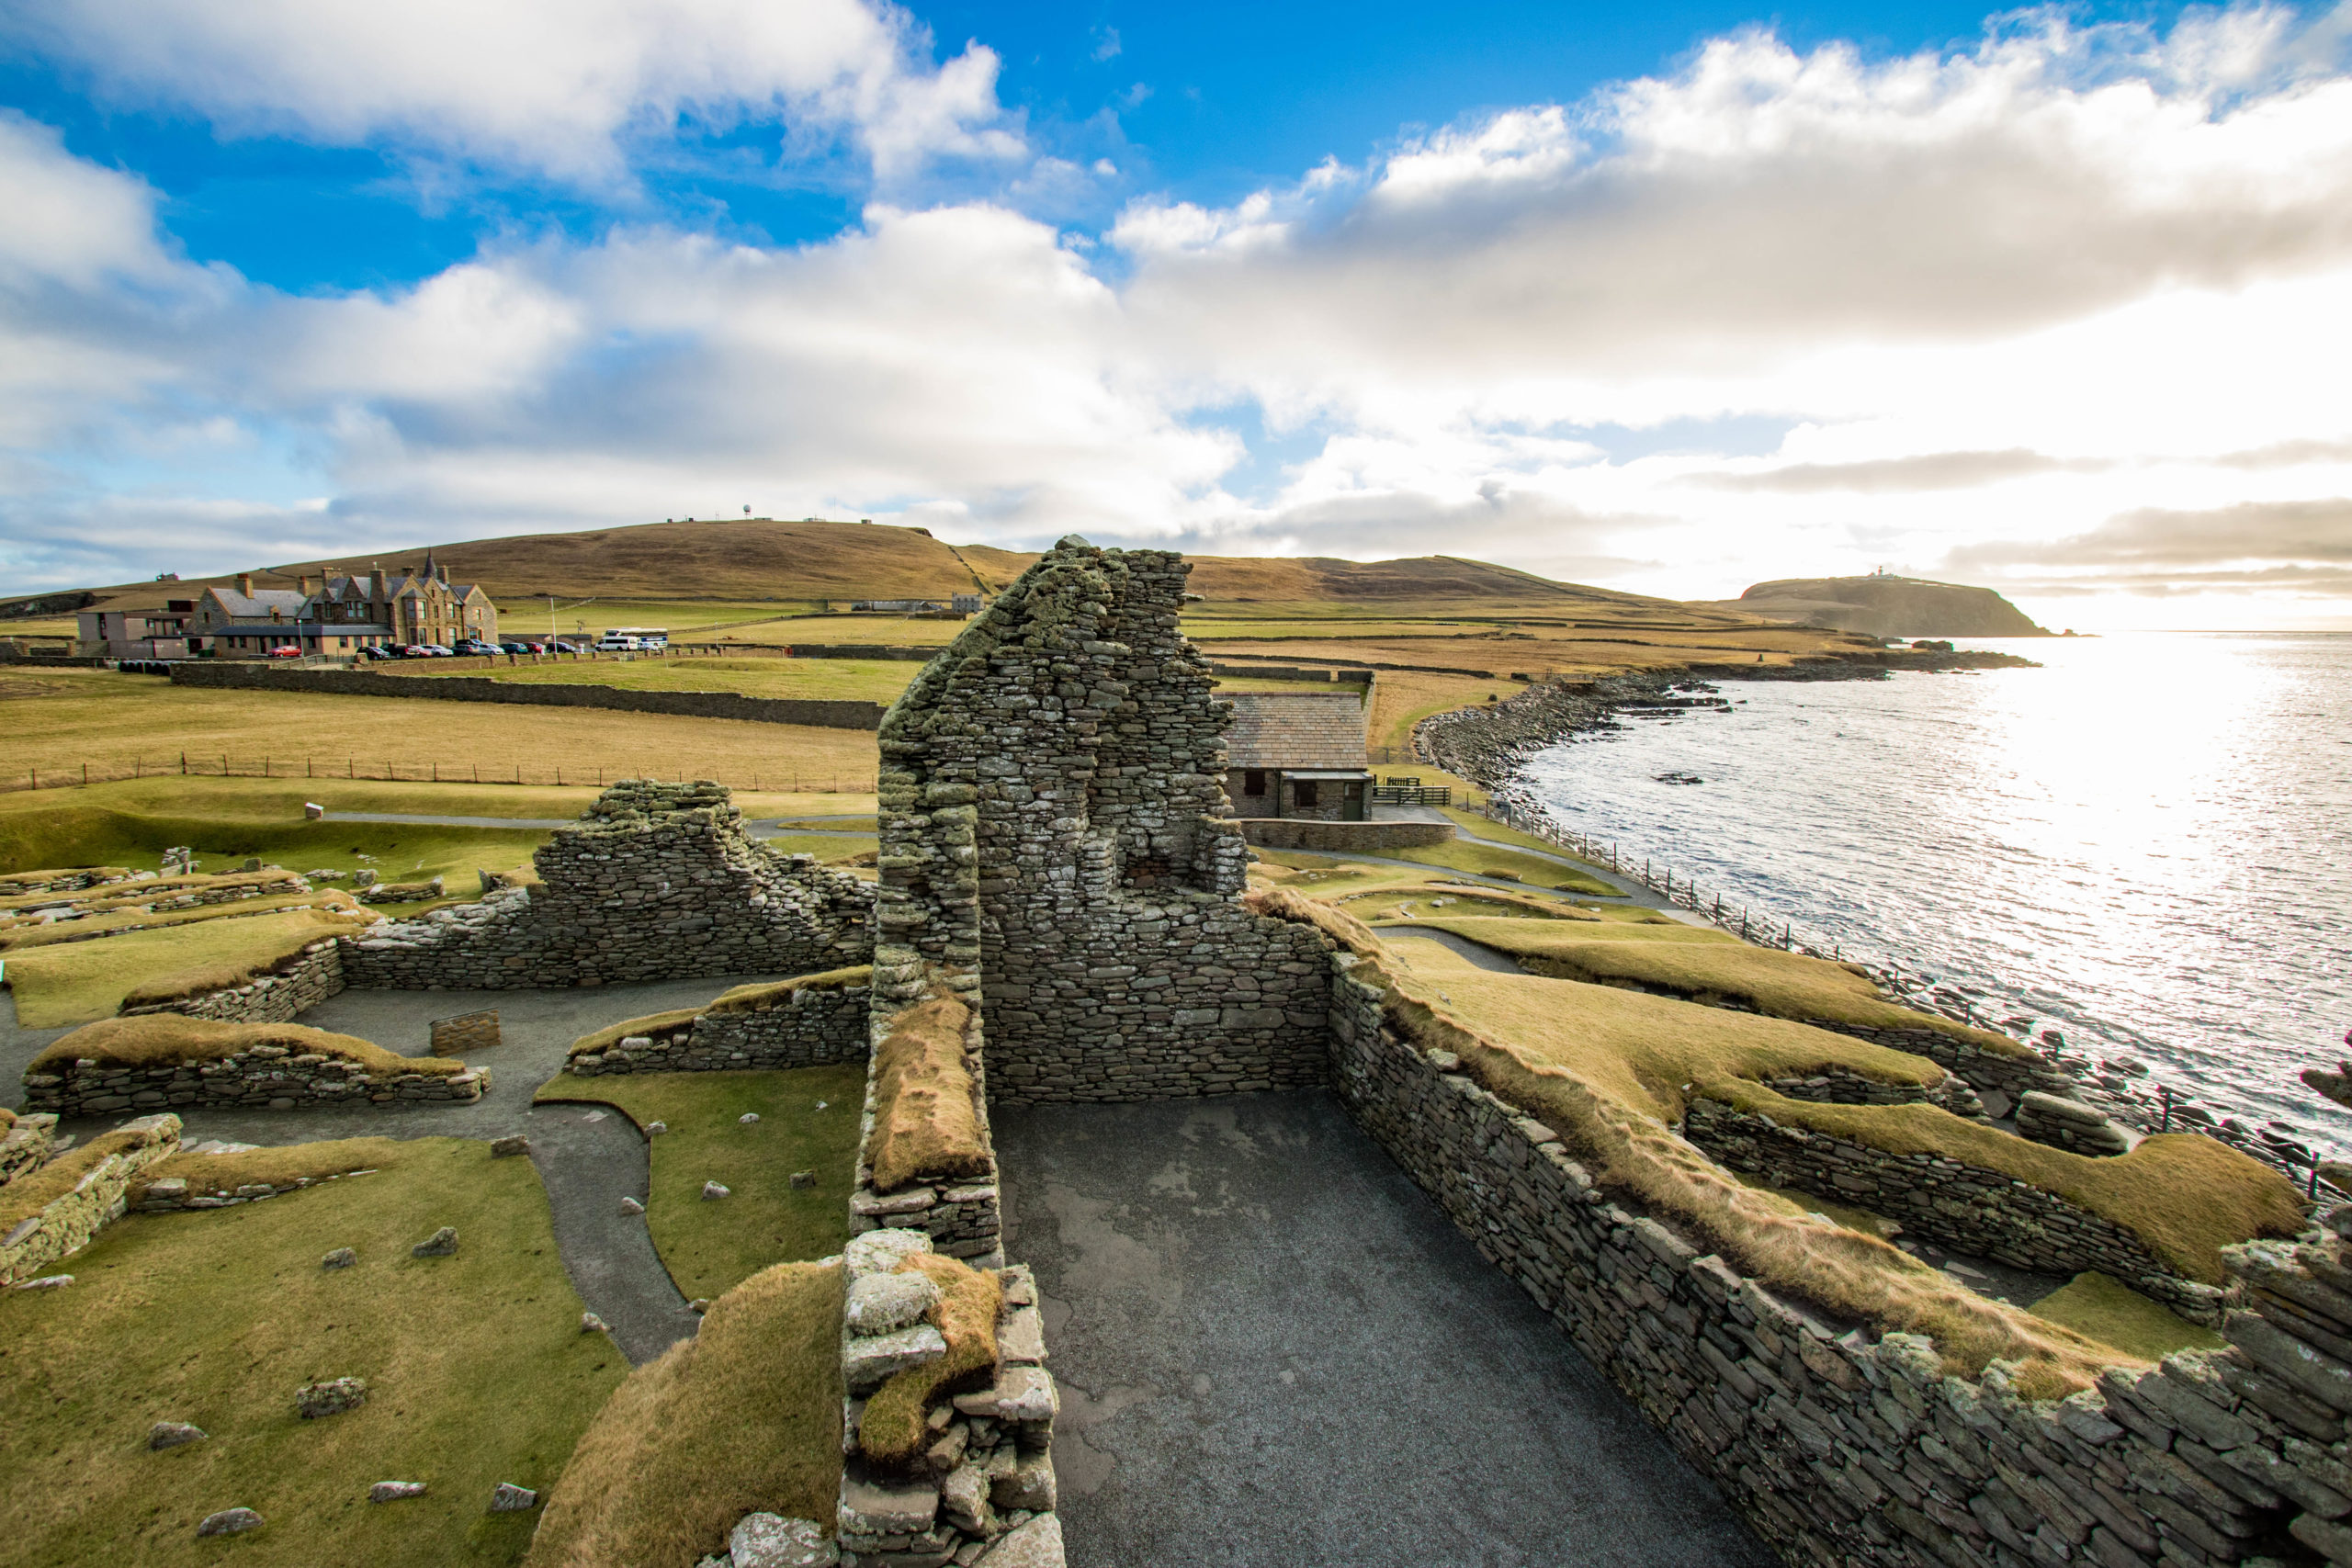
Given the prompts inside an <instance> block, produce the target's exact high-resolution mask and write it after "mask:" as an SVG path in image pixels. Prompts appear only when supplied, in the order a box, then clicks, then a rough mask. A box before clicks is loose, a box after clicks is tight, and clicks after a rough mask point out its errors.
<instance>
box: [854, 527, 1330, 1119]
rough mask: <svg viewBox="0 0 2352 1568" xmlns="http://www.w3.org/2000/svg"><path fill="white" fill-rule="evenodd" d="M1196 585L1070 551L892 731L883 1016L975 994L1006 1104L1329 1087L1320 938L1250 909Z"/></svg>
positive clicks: (1170, 571)
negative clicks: (1192, 609) (1186, 617)
mask: <svg viewBox="0 0 2352 1568" xmlns="http://www.w3.org/2000/svg"><path fill="white" fill-rule="evenodd" d="M1188 570H1190V569H1189V568H1188V567H1187V566H1186V565H1185V563H1184V561H1183V560H1182V558H1181V557H1178V556H1176V555H1173V554H1170V553H1167V552H1162V551H1152V550H1130V551H1117V550H1099V549H1096V548H1094V547H1092V546H1090V545H1088V544H1086V543H1085V542H1084V541H1083V540H1080V539H1077V538H1075V537H1073V538H1069V539H1065V540H1063V541H1062V542H1061V543H1060V544H1059V545H1057V546H1056V547H1054V549H1053V550H1052V551H1050V552H1048V553H1047V554H1046V557H1045V558H1043V559H1042V560H1040V561H1039V562H1038V564H1037V565H1036V566H1035V567H1032V568H1031V569H1030V570H1028V571H1027V572H1025V573H1023V576H1022V577H1021V578H1020V580H1019V581H1016V582H1015V583H1014V584H1013V586H1012V588H1011V589H1010V590H1008V591H1007V592H1005V593H1003V594H1001V595H1000V596H999V597H998V598H997V600H996V601H995V602H994V603H993V604H990V605H989V608H988V610H987V611H986V612H985V613H984V614H983V615H981V616H980V617H979V618H978V620H977V621H975V622H973V623H972V624H971V625H970V626H967V627H966V628H965V630H964V632H963V633H962V634H961V635H960V636H958V637H956V641H955V642H954V643H953V644H952V645H951V646H950V647H949V648H948V649H946V650H945V651H944V652H943V653H941V654H940V655H939V656H938V657H937V658H936V659H934V660H932V662H931V663H930V664H929V665H928V666H926V667H925V669H924V670H923V671H922V674H920V675H919V676H917V677H916V679H915V681H914V682H913V683H912V684H911V685H910V687H909V688H908V690H907V692H906V694H905V695H903V696H902V697H901V698H900V699H899V702H898V704H897V705H894V706H893V707H892V708H891V710H890V712H889V714H888V716H885V718H884V720H883V723H882V732H881V752H882V765H881V784H880V794H881V823H880V828H881V851H880V854H879V857H878V862H877V863H878V865H879V867H880V869H881V876H882V886H881V889H880V891H879V892H878V893H877V895H876V900H877V902H876V958H875V987H876V1018H877V1023H878V1022H879V1021H881V1018H882V1015H883V1014H885V1013H886V1012H887V1011H888V1007H886V1006H884V1005H883V1004H884V1003H886V1002H887V1003H888V1004H890V1005H892V1006H895V1005H898V1004H901V1003H904V1002H907V1001H910V1000H913V999H916V998H920V997H922V996H923V995H925V994H928V993H929V992H930V991H931V990H933V989H934V988H938V989H944V990H948V991H953V992H956V993H958V994H965V995H967V999H969V995H970V994H971V993H974V992H977V993H978V995H979V996H980V997H982V998H984V1000H985V1009H986V1012H987V1018H988V1035H989V1046H988V1055H989V1064H988V1066H989V1086H990V1089H989V1092H990V1093H991V1094H992V1095H993V1096H994V1097H995V1098H996V1099H998V1100H1002V1101H1005V1102H1008V1103H1030V1102H1035V1101H1044V1100H1144V1099H1156V1098H1165V1097H1169V1096H1181V1095H1197V1094H1227V1093H1236V1092H1242V1091H1246V1090H1250V1089H1275V1088H1284V1087H1289V1086H1293V1085H1298V1084H1307V1083H1315V1082H1319V1081H1321V1079H1322V1077H1323V1074H1324V1062H1323V1045H1322V1038H1323V1022H1322V1020H1323V1013H1324V1010H1325V1006H1326V989H1327V979H1326V974H1325V967H1324V963H1323V957H1324V944H1323V942H1322V939H1321V938H1320V937H1319V936H1317V934H1316V933H1314V932H1313V931H1309V930H1307V929H1306V928H1303V927H1298V926H1293V925H1290V924H1288V923H1287V922H1283V921H1280V920H1273V919H1267V918H1265V917H1262V916H1260V915H1257V914H1255V913H1253V912H1251V911H1250V910H1248V909H1245V908H1241V907H1240V905H1239V904H1238V902H1237V897H1236V896H1237V895H1238V893H1239V892H1240V891H1241V889H1242V886H1243V885H1244V881H1245V877H1246V866H1247V860H1248V850H1247V848H1246V847H1245V845H1244V843H1243V840H1242V838H1241V832H1240V827H1239V825H1238V823H1237V822H1235V821H1234V820H1233V818H1231V816H1230V815H1229V811H1230V808H1229V807H1228V806H1227V802H1226V798H1225V791H1224V785H1223V783H1222V780H1223V776H1224V773H1225V762H1226V756H1225V746H1224V739H1223V730H1224V726H1225V723H1226V721H1227V718H1228V717H1229V716H1230V713H1231V706H1230V705H1229V704H1222V703H1218V702H1216V701H1215V700H1214V698H1213V697H1212V695H1211V692H1210V680H1209V673H1208V669H1207V666H1206V664H1205V662H1204V660H1202V659H1201V657H1200V656H1199V654H1198V653H1197V652H1195V651H1194V650H1193V648H1192V646H1191V645H1190V644H1189V643H1187V642H1186V641H1185V640H1184V638H1183V637H1182V634H1181V633H1180V632H1179V631H1178V629H1177V614H1178V611H1179V610H1180V608H1181V607H1182V594H1183V584H1184V578H1185V574H1186V572H1187V571H1188Z"/></svg>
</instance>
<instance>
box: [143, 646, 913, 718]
mask: <svg viewBox="0 0 2352 1568" xmlns="http://www.w3.org/2000/svg"><path fill="white" fill-rule="evenodd" d="M171 670H172V683H173V684H174V685H179V686H205V687H222V686H227V687H234V688H238V689H240V690H245V691H294V692H328V693H334V694H337V695H343V696H363V697H423V698H425V699H427V700H429V701H435V702H445V703H511V704H516V705H522V706H526V707H573V708H607V709H616V710H618V711H620V712H623V713H669V714H684V715H685V716H688V717H692V718H735V719H749V720H751V721H752V722H754V723H759V724H801V725H808V726H810V727H811V728H818V729H872V728H874V726H875V725H876V723H877V722H878V721H879V720H880V719H881V716H882V708H881V705H879V704H876V703H870V702H851V701H834V700H824V699H809V698H800V697H747V696H743V695H741V694H738V693H734V692H642V691H636V690H632V689H629V688H626V687H621V686H583V685H570V684H555V683H548V684H539V683H536V682H528V681H493V680H491V679H489V678H488V677H486V676H481V675H382V674H378V673H377V672H375V671H368V670H278V669H273V668H271V667H270V666H268V665H266V664H257V663H243V662H239V661H234V660H221V661H219V662H215V661H213V660H201V661H197V660H188V661H185V662H175V663H174V664H173V665H172V667H171Z"/></svg>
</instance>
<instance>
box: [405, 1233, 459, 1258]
mask: <svg viewBox="0 0 2352 1568" xmlns="http://www.w3.org/2000/svg"><path fill="white" fill-rule="evenodd" d="M408 1250H409V1256H410V1257H412V1258H447V1257H449V1256H450V1255H451V1254H453V1253H455V1252H456V1251H457V1250H458V1227H457V1226H455V1225H443V1226H442V1227H441V1228H440V1229H439V1230H437V1231H435V1232H434V1233H433V1234H432V1235H429V1236H426V1237H425V1238H424V1240H423V1241H420V1242H418V1243H417V1244H416V1245H415V1246H414V1247H410V1248H409V1249H408Z"/></svg>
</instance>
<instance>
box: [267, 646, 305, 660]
mask: <svg viewBox="0 0 2352 1568" xmlns="http://www.w3.org/2000/svg"><path fill="white" fill-rule="evenodd" d="M269 656H270V657H271V658H272V659H300V658H301V657H302V650H301V649H300V648H298V647H296V646H295V645H294V644H292V643H290V642H289V643H285V644H282V645H280V646H279V647H277V648H273V649H270V650H269Z"/></svg>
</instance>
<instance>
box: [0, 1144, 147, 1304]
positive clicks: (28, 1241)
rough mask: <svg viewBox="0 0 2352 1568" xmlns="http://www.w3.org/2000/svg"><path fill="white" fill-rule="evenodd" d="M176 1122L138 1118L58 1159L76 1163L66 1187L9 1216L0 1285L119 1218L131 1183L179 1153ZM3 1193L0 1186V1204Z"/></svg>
mask: <svg viewBox="0 0 2352 1568" xmlns="http://www.w3.org/2000/svg"><path fill="white" fill-rule="evenodd" d="M179 1146H180V1119H179V1118H178V1117H176V1116H169V1115H164V1116H142V1117H140V1118H139V1119H138V1120H136V1121H132V1122H124V1123H123V1124H122V1125H121V1126H120V1127H118V1128H116V1129H115V1130H114V1131H113V1132H111V1133H108V1134H103V1135H102V1136H101V1137H100V1138H98V1139H97V1140H95V1141H93V1142H92V1143H90V1144H88V1145H85V1146H84V1147H83V1148H80V1149H76V1150H74V1152H73V1153H72V1154H70V1155H67V1156H64V1158H65V1159H66V1160H72V1161H77V1162H79V1164H80V1171H79V1174H78V1175H77V1176H76V1177H75V1179H74V1185H73V1187H72V1188H70V1189H68V1190H65V1191H63V1192H61V1193H58V1194H57V1195H56V1196H55V1197H52V1198H51V1199H50V1200H49V1201H46V1202H45V1203H43V1204H42V1205H41V1206H40V1210H39V1211H38V1212H37V1213H29V1214H25V1215H23V1216H22V1217H21V1218H18V1217H14V1216H12V1217H11V1218H10V1219H9V1220H8V1221H7V1229H6V1232H5V1233H0V1285H9V1284H15V1283H17V1282H18V1281H21V1280H27V1279H29V1278H30V1277H31V1276H33V1275H34V1274H37V1273H39V1272H40V1270H41V1269H46V1268H48V1267H49V1266H50V1265H51V1264H52V1263H54V1262H56V1261H57V1260H58V1259H59V1258H67V1257H70V1256H72V1255H73V1254H74V1253H76V1252H79V1251H80V1250H81V1249H82V1248H83V1247H87V1246H88V1245H89V1244H90V1239H91V1238H92V1237H93V1236H95V1235H97V1234H98V1233H99V1232H100V1231H102V1230H104V1229H105V1228H106V1227H107V1225H109V1224H113V1223H114V1222H115V1221H116V1220H119V1219H120V1218H121V1217H122V1213H123V1209H124V1207H125V1205H126V1204H127V1202H128V1201H129V1193H130V1184H131V1182H132V1180H133V1179H135V1178H136V1177H137V1176H138V1175H139V1173H140V1172H141V1171H142V1170H144V1169H146V1168H148V1167H149V1166H151V1165H153V1164H154V1163H155V1162H156V1161H157V1160H160V1159H166V1158H168V1157H170V1156H173V1155H175V1154H177V1153H178V1152H179ZM5 1195H6V1189H5V1188H0V1202H5V1201H6V1197H5Z"/></svg>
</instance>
